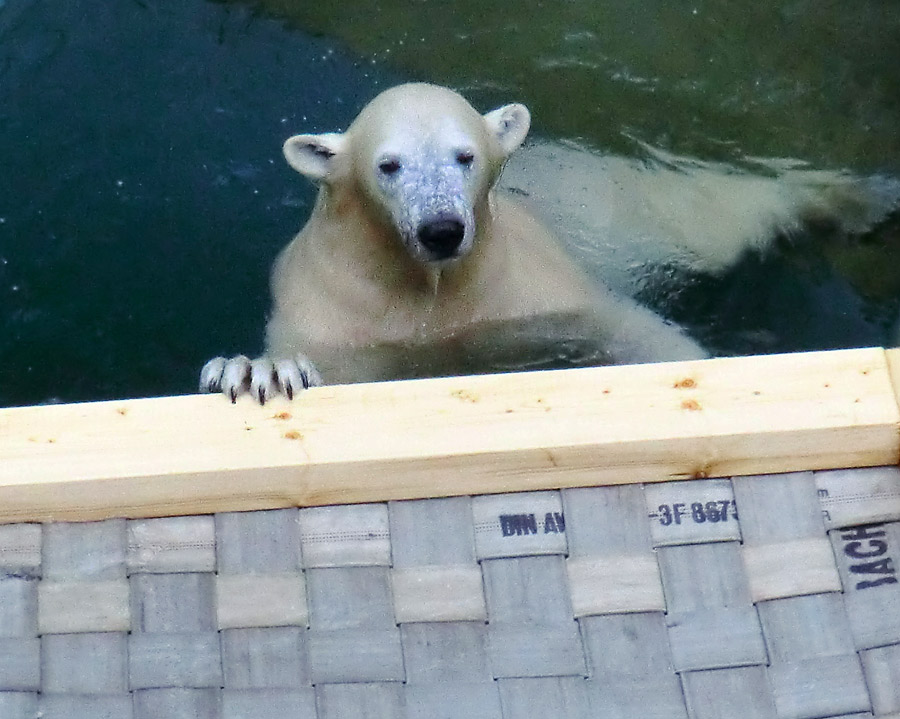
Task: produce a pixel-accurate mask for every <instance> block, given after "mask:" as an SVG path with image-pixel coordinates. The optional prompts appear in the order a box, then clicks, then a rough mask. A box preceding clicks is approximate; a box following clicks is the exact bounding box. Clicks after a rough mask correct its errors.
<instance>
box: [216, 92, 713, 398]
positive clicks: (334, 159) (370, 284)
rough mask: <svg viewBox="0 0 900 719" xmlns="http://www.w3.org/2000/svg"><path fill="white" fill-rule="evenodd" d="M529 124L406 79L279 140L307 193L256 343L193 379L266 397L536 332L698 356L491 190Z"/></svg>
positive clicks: (631, 354) (609, 357) (446, 368)
mask: <svg viewBox="0 0 900 719" xmlns="http://www.w3.org/2000/svg"><path fill="white" fill-rule="evenodd" d="M529 125H530V115H529V112H528V109H527V108H526V107H525V106H524V105H520V104H510V105H505V106H503V107H500V108H498V109H496V110H493V111H491V112H488V113H487V114H485V115H481V114H479V113H478V112H477V111H476V110H475V109H474V108H473V107H472V106H471V105H470V104H469V103H468V102H467V101H466V100H465V99H464V98H463V97H462V96H461V95H459V94H457V93H455V92H453V91H451V90H449V89H446V88H443V87H438V86H435V85H429V84H424V83H411V84H406V85H400V86H398V87H394V88H391V89H389V90H387V91H385V92H383V93H381V94H380V95H378V96H377V97H376V98H375V99H374V100H372V101H371V102H370V103H369V104H368V105H367V106H366V107H365V108H363V110H362V111H361V112H360V114H359V115H358V117H357V118H356V119H355V120H354V121H353V123H352V124H351V125H350V127H349V128H348V129H347V131H346V132H344V133H326V134H318V135H297V136H294V137H291V138H289V139H288V140H287V141H286V142H285V144H284V155H285V157H286V159H287V161H288V163H289V164H290V165H291V166H292V167H293V168H294V169H295V170H297V171H298V172H299V173H300V174H302V175H304V176H306V177H308V178H310V179H311V180H313V181H314V182H316V183H318V184H319V186H320V189H319V194H318V197H317V199H316V203H315V206H314V208H313V211H312V214H311V216H310V218H309V220H308V222H307V224H306V225H305V226H304V228H303V229H302V230H301V231H300V233H299V234H298V235H297V236H296V238H295V239H294V240H293V241H292V242H291V243H290V244H289V245H288V246H287V247H286V248H285V249H284V250H283V251H282V253H281V254H280V256H279V257H278V259H277V261H276V263H275V266H274V269H273V273H272V295H273V309H272V313H271V317H270V319H269V322H268V325H267V330H266V353H265V355H264V356H263V357H261V358H259V359H256V360H253V361H251V360H249V359H248V358H247V357H245V356H238V357H234V358H231V359H226V358H224V357H217V358H215V359H212V360H210V361H209V362H208V363H207V364H206V365H205V366H204V368H203V370H202V372H201V380H200V386H201V390H202V391H210V392H217V391H222V392H224V393H225V394H226V395H227V396H229V397H230V398H231V399H232V401H234V400H235V399H236V398H237V396H239V395H240V394H242V393H244V392H249V393H250V394H251V395H252V396H253V397H254V398H256V399H257V400H258V401H260V402H265V401H266V400H267V399H269V398H270V397H272V396H274V395H276V394H278V393H283V394H284V395H286V396H287V397H292V396H293V395H294V394H295V393H296V392H297V391H298V390H300V389H303V388H305V387H308V386H311V385H317V384H321V383H322V382H323V381H328V382H332V383H344V382H359V381H375V380H384V379H394V378H404V377H411V376H416V375H418V374H423V373H424V374H442V373H454V372H456V371H459V370H460V369H461V368H462V369H464V370H467V369H468V370H470V369H471V364H470V363H469V362H468V360H469V359H471V355H472V353H473V352H475V353H478V354H483V355H485V358H484V361H481V360H479V361H478V362H477V363H476V366H477V367H478V369H480V370H482V371H484V370H486V369H487V370H490V369H502V368H503V367H504V363H506V364H515V365H517V366H523V365H527V364H528V362H529V360H528V359H527V356H526V355H527V354H528V352H529V351H531V350H532V349H533V347H532V345H534V344H537V345H539V346H541V348H542V352H543V353H544V354H546V352H547V344H548V343H549V344H550V345H551V346H552V347H553V348H555V349H554V351H556V349H558V350H559V357H558V358H557V359H558V360H561V361H562V363H563V364H564V363H565V362H566V361H568V360H567V358H566V357H565V356H564V355H565V354H566V352H568V351H569V350H570V349H571V348H572V347H575V348H576V349H575V351H574V352H575V354H576V355H579V356H578V357H576V358H575V359H573V360H571V362H572V363H579V362H581V363H591V364H600V363H627V362H645V361H658V360H668V359H694V358H701V357H704V356H706V353H705V351H704V350H703V349H702V348H701V347H700V346H699V345H698V344H697V343H695V342H694V341H693V340H692V339H690V338H689V337H688V336H687V335H686V334H685V333H684V332H683V331H682V330H681V329H680V328H678V327H676V326H674V325H672V324H670V323H668V322H666V321H664V320H663V319H662V318H661V317H659V316H658V315H656V314H655V313H653V312H651V311H650V310H648V309H646V308H644V307H642V306H641V305H639V304H638V303H636V302H635V301H634V300H632V299H630V298H628V297H626V296H622V295H620V294H616V293H613V292H612V291H610V290H609V289H608V288H607V287H605V286H603V285H602V284H601V283H599V282H596V281H592V280H590V279H588V278H587V277H586V276H585V274H584V272H583V271H582V270H581V269H579V267H577V266H576V265H575V264H574V263H573V261H572V260H571V259H570V257H569V256H568V255H567V254H566V252H565V251H564V250H563V249H562V248H561V246H560V244H559V243H558V242H557V240H556V238H555V237H554V236H553V235H552V234H551V233H550V232H549V231H548V230H547V229H546V228H545V227H544V226H543V225H542V224H541V223H540V222H539V221H538V220H537V219H535V217H534V216H533V215H532V214H530V213H529V212H527V211H526V210H525V209H524V208H523V207H522V206H521V205H520V204H519V203H517V202H516V201H515V200H514V199H513V198H512V197H511V196H510V195H509V194H501V193H499V192H498V191H497V190H496V189H495V185H496V184H497V181H498V178H499V176H500V172H501V170H502V169H503V167H504V165H505V163H506V161H507V159H508V158H509V157H510V155H511V154H512V153H513V151H515V150H516V149H517V148H518V147H519V146H520V145H521V143H522V141H523V140H524V138H525V136H526V134H527V132H528V129H529ZM551 354H552V352H551ZM492 355H495V358H494V359H492V358H491V356H492ZM511 357H513V358H515V361H513V362H510V358H511Z"/></svg>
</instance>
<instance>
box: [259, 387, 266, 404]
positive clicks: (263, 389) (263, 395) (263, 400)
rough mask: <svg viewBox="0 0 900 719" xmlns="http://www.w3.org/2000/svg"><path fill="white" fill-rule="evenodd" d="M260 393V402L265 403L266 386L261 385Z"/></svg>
mask: <svg viewBox="0 0 900 719" xmlns="http://www.w3.org/2000/svg"><path fill="white" fill-rule="evenodd" d="M258 394H259V403H260V404H261V405H264V404H265V403H266V388H265V387H262V386H260V388H259V392H258Z"/></svg>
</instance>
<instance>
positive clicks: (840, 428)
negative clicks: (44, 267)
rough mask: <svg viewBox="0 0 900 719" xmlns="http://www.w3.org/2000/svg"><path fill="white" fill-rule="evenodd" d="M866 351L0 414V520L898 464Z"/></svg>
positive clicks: (893, 413) (878, 364)
mask: <svg viewBox="0 0 900 719" xmlns="http://www.w3.org/2000/svg"><path fill="white" fill-rule="evenodd" d="M898 428H900V410H898V406H897V401H896V399H895V395H894V392H893V389H892V385H891V376H890V373H889V370H888V360H887V357H886V354H885V352H884V351H883V350H880V349H861V350H844V351H837V352H822V353H809V354H795V355H776V356H763V357H749V358H729V359H716V360H706V361H695V362H681V363H669V364H657V365H635V366H627V367H605V368H595V369H579V370H566V371H556V372H534V373H522V374H508V375H490V376H479V377H455V378H446V379H435V380H418V381H409V382H391V383H380V384H368V385H346V386H333V387H323V388H317V389H314V390H309V391H308V392H305V393H304V394H303V395H302V396H301V397H300V398H298V399H296V400H294V402H292V403H289V402H287V401H277V402H273V403H270V404H268V405H266V406H265V407H258V406H256V405H254V404H253V403H252V402H251V401H250V400H245V401H242V402H239V403H238V404H237V405H236V406H232V405H231V404H229V403H228V401H227V400H225V399H224V398H223V397H220V396H187V397H167V398H159V399H142V400H128V401H114V402H99V403H88V404H75V405H61V406H41V407H24V408H12V409H4V410H0V521H2V522H13V521H20V522H21V521H31V520H34V521H47V520H90V519H98V518H103V517H110V516H118V517H144V516H162V515H177V514H199V513H205V512H214V511H223V510H241V509H263V508H274V507H284V506H312V505H325V504H343V503H351V502H368V501H382V500H388V499H401V498H414V497H438V496H451V495H462V494H486V493H493V492H505V491H523V490H534V489H547V488H560V487H575V486H593V485H601V484H621V483H628V482H652V481H664V480H672V479H683V478H689V477H712V476H729V475H736V474H762V473H771V472H784V471H790V470H800V469H803V470H808V469H820V468H833V467H857V466H872V465H879V464H896V463H897V460H898V455H900V430H898Z"/></svg>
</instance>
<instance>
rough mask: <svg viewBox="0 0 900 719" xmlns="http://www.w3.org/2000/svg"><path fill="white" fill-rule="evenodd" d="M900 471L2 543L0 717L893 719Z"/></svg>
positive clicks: (898, 636) (170, 525) (0, 531)
mask: <svg viewBox="0 0 900 719" xmlns="http://www.w3.org/2000/svg"><path fill="white" fill-rule="evenodd" d="M898 561H900V471H898V470H897V469H896V468H876V469H867V470H846V471H835V472H816V473H812V472H809V473H797V474H789V475H773V476H767V477H753V478H739V479H734V480H700V481H689V482H672V483H664V484H648V485H644V486H641V485H630V486H622V487H603V488H595V489H574V490H563V491H560V492H555V491H550V492H528V493H521V494H508V495H495V496H479V497H463V498H453V499H430V500H421V501H412V502H389V503H384V504H368V505H355V506H342V507H323V508H311V509H302V510H298V509H287V510H277V511H266V512H247V513H229V514H219V515H215V516H194V517H176V518H166V519H149V520H131V521H126V520H110V521H105V522H97V523H87V524H45V525H38V524H19V525H7V526H0V719H36V718H37V717H41V718H42V719H107V718H108V719H212V718H216V719H220V718H221V719H313V718H317V719H346V718H348V717H364V718H373V719H375V718H381V717H385V718H391V719H393V718H400V719H402V718H410V719H413V718H415V719H418V718H421V719H425V718H426V717H427V719H442V718H445V717H446V718H448V719H449V718H451V717H460V718H463V717H465V719H519V718H521V719H537V718H544V717H573V718H582V717H584V718H588V717H590V718H592V719H593V718H595V717H622V718H623V719H624V718H629V719H631V718H638V717H639V718H641V719H653V718H655V717H659V718H660V719H662V718H665V719H678V718H679V717H692V718H696V719H707V718H710V719H712V718H713V717H717V718H718V717H735V718H736V719H756V718H774V717H782V718H792V719H803V718H812V717H835V716H842V717H868V716H873V715H875V716H879V717H883V716H887V715H891V714H894V715H900V584H898V576H897V564H898Z"/></svg>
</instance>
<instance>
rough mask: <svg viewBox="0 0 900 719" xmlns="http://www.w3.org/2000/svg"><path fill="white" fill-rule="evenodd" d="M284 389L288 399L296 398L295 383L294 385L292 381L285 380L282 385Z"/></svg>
mask: <svg viewBox="0 0 900 719" xmlns="http://www.w3.org/2000/svg"><path fill="white" fill-rule="evenodd" d="M282 389H283V390H284V394H285V396H286V397H287V398H288V399H294V385H292V384H291V383H290V382H285V383H284V385H283V386H282Z"/></svg>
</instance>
